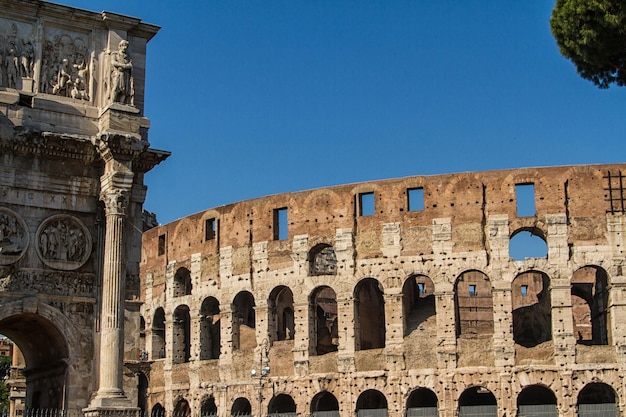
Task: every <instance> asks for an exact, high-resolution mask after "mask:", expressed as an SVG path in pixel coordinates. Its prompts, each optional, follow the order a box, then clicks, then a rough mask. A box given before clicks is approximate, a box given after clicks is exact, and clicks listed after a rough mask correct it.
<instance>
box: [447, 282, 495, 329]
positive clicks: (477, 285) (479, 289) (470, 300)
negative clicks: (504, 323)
mask: <svg viewBox="0 0 626 417" xmlns="http://www.w3.org/2000/svg"><path fill="white" fill-rule="evenodd" d="M454 298H455V302H454V307H455V313H456V334H457V337H475V336H480V335H485V334H489V335H490V334H493V299H492V295H491V281H489V277H488V276H487V275H485V274H483V273H482V272H480V271H467V272H464V273H462V274H461V275H460V276H459V277H458V278H457V280H456V283H455V285H454Z"/></svg>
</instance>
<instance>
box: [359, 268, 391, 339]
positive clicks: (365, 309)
mask: <svg viewBox="0 0 626 417" xmlns="http://www.w3.org/2000/svg"><path fill="white" fill-rule="evenodd" d="M354 304H355V310H356V314H355V317H356V323H355V325H356V326H357V328H356V329H355V330H356V331H355V335H356V336H357V337H356V338H355V339H356V340H355V349H356V350H367V349H379V348H384V347H385V334H386V333H385V301H384V299H383V291H382V288H381V285H380V283H379V282H378V281H377V280H375V279H374V278H365V279H364V280H362V281H361V282H359V283H358V284H357V286H356V288H355V290H354Z"/></svg>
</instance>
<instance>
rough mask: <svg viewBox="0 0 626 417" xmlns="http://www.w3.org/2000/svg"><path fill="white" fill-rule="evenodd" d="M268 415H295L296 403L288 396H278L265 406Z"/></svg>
mask: <svg viewBox="0 0 626 417" xmlns="http://www.w3.org/2000/svg"><path fill="white" fill-rule="evenodd" d="M267 411H268V414H272V415H276V414H279V415H280V414H295V413H296V402H295V401H294V400H293V398H291V395H289V394H278V395H275V396H274V397H272V399H271V400H270V403H269V405H268V406H267Z"/></svg>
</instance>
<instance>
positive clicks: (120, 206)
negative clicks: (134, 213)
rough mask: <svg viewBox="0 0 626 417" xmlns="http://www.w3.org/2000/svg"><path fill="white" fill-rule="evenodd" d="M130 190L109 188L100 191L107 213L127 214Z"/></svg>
mask: <svg viewBox="0 0 626 417" xmlns="http://www.w3.org/2000/svg"><path fill="white" fill-rule="evenodd" d="M129 194H130V192H129V191H127V190H122V189H109V190H102V191H101V192H100V199H101V200H102V202H103V203H104V206H105V210H106V215H107V216H108V215H117V216H126V208H127V207H128V200H129Z"/></svg>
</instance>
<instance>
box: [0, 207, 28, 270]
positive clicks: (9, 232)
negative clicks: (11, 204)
mask: <svg viewBox="0 0 626 417" xmlns="http://www.w3.org/2000/svg"><path fill="white" fill-rule="evenodd" d="M27 247H28V229H27V228H26V223H25V222H24V220H23V219H22V218H21V217H20V216H19V215H18V214H17V213H15V212H14V211H12V210H9V209H8V208H4V207H0V265H10V264H12V263H15V262H17V260H19V259H20V258H21V257H22V255H24V253H25V252H26V248H27Z"/></svg>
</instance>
